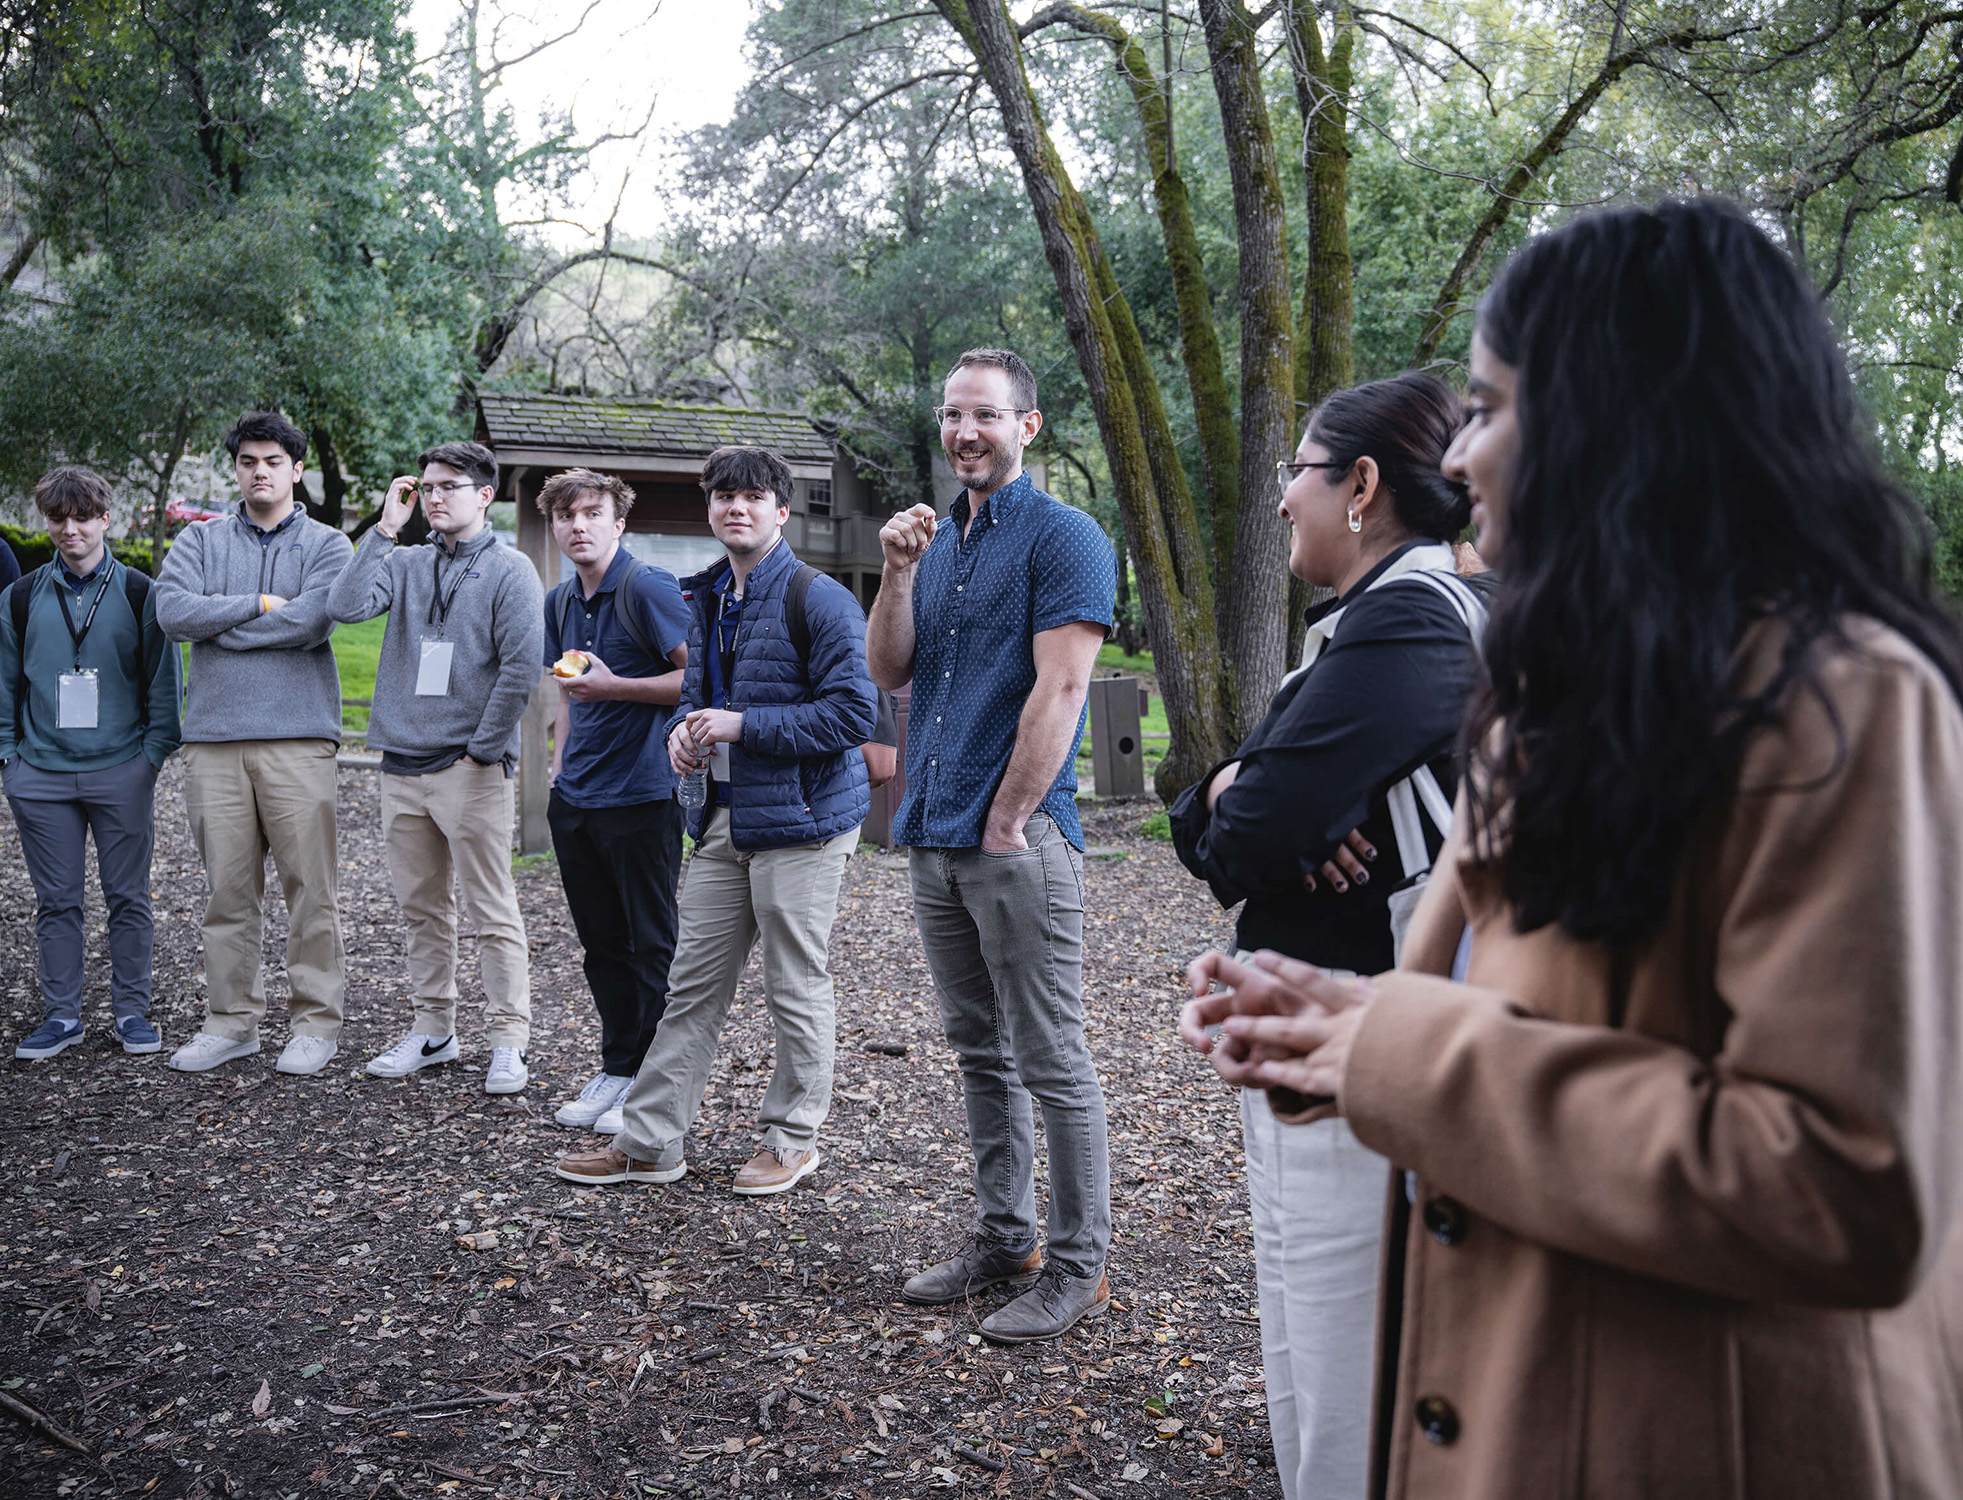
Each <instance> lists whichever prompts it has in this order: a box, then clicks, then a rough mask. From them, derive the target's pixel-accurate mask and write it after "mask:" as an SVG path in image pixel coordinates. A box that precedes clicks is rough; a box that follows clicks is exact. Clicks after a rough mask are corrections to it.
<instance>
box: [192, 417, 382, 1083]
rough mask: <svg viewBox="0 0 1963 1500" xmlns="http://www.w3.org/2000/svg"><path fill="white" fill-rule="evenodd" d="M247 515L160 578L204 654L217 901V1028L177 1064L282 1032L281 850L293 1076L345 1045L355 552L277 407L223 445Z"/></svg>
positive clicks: (208, 824)
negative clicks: (277, 889) (311, 490)
mask: <svg viewBox="0 0 1963 1500" xmlns="http://www.w3.org/2000/svg"><path fill="white" fill-rule="evenodd" d="M225 449H226V451H227V452H228V453H230V454H231V455H232V467H233V472H234V473H235V474H236V476H237V478H238V482H239V489H240V491H241V492H242V494H243V497H244V504H243V505H242V506H241V507H240V508H239V510H238V511H237V512H236V513H235V514H233V515H229V516H222V517H220V518H218V519H217V520H212V521H200V522H198V523H197V524H195V525H193V526H187V527H185V528H184V530H183V531H182V532H180V533H179V534H178V537H177V540H176V542H175V543H173V544H172V546H171V549H170V552H169V554H168V555H167V556H166V557H165V559H164V565H163V567H162V568H161V569H160V570H159V571H158V574H157V585H156V598H157V623H158V624H160V625H161V626H163V629H164V634H165V635H167V636H169V637H170V639H171V640H173V641H189V642H191V689H190V697H189V700H188V702H187V704H186V707H185V710H184V802H185V808H186V810H187V811H188V812H189V814H190V819H191V836H192V838H193V839H194V840H195V841H196V842H197V846H198V855H199V857H200V858H201V859H202V860H203V861H204V870H205V879H206V880H207V881H208V882H209V883H210V885H211V899H210V901H209V902H208V903H207V904H206V906H205V914H204V970H205V1019H204V1027H203V1029H202V1030H201V1031H199V1033H198V1034H197V1035H196V1036H194V1037H192V1038H191V1040H190V1041H189V1042H187V1043H185V1045H183V1046H182V1047H179V1048H178V1049H177V1051H175V1052H173V1053H172V1054H171V1056H170V1066H171V1067H173V1068H176V1069H179V1070H180V1071H182V1072H187V1073H202V1072H204V1071H205V1070H206V1069H207V1068H215V1067H217V1066H218V1065H219V1064H220V1063H223V1062H229V1061H230V1060H231V1059H232V1058H235V1057H248V1056H250V1055H251V1054H253V1053H255V1052H257V1051H258V1050H259V1027H260V1024H261V1023H262V1022H263V1021H264V1020H265V1019H266V979H265V975H264V973H263V972H262V969H261V965H260V940H261V933H260V918H259V908H260V902H261V900H262V899H263V897H264V896H265V890H266V853H267V851H268V850H270V851H271V852H272V856H273V865H274V867H275V868H276V869H277V870H278V871H279V881H280V886H281V888H282V889H283V890H284V891H285V892H286V909H287V912H288V915H289V917H290V919H291V923H290V928H289V931H288V933H287V938H286V977H287V979H288V981H289V982H290V984H291V985H292V991H293V995H292V999H291V1000H290V1001H289V1002H288V1004H287V1017H288V1021H289V1023H290V1030H291V1034H292V1035H291V1040H289V1041H288V1042H287V1044H286V1048H285V1050H284V1051H282V1052H281V1053H280V1055H279V1063H278V1065H277V1066H278V1070H279V1071H280V1072H282V1073H296V1074H307V1073H318V1072H319V1071H320V1070H321V1069H322V1068H324V1067H326V1066H327V1062H328V1059H329V1058H331V1057H333V1055H334V1054H335V1052H337V1051H338V1050H339V1048H340V1042H339V1037H340V1035H341V1016H342V1010H343V1007H344V1005H345V1003H346V998H347V975H346V970H345V967H344V963H343V957H344V955H343V949H342V946H341V911H340V862H339V860H338V859H337V857H336V854H335V837H334V834H335V824H334V752H335V750H336V749H337V748H338V747H339V745H340V743H341V678H340V674H339V673H338V672H337V671H336V670H335V666H334V651H333V648H332V647H330V646H329V645H328V644H327V637H328V635H329V634H330V633H332V631H333V629H334V622H333V621H332V620H331V619H329V618H328V616H327V591H328V589H329V588H330V587H331V586H332V585H333V583H334V580H335V579H336V578H338V577H340V574H341V569H343V568H345V567H346V566H347V564H348V557H349V554H350V553H351V552H352V551H353V548H352V547H351V546H350V544H349V542H348V539H347V538H346V537H345V536H343V535H341V533H340V532H339V531H337V530H335V529H334V528H333V527H332V526H323V525H321V523H320V522H318V521H315V520H313V519H312V518H310V517H309V516H308V515H307V514H306V512H305V511H304V510H302V509H301V507H300V505H299V503H298V501H297V499H296V497H295V487H296V485H297V483H298V481H299V478H300V472H301V463H302V460H303V459H305V457H306V454H307V436H306V434H305V433H303V432H302V431H300V429H299V428H297V427H295V426H294V425H293V424H292V423H291V422H289V421H287V420H286V418H284V417H282V416H281V415H280V414H279V413H278V412H270V411H255V412H248V413H246V415H245V416H244V417H242V418H240V420H239V423H238V425H237V426H236V427H234V428H232V430H231V431H230V432H228V433H226V434H225Z"/></svg>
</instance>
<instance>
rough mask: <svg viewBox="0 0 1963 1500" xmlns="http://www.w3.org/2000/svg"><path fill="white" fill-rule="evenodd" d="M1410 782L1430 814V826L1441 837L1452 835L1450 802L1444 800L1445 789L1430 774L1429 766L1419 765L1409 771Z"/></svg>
mask: <svg viewBox="0 0 1963 1500" xmlns="http://www.w3.org/2000/svg"><path fill="white" fill-rule="evenodd" d="M1411 784H1412V785H1413V786H1415V787H1416V788H1417V789H1418V798H1419V800H1420V801H1421V802H1423V803H1424V809H1425V811H1426V812H1427V813H1428V814H1430V816H1431V826H1432V827H1433V828H1436V829H1437V830H1438V832H1439V835H1440V836H1441V837H1443V838H1450V837H1451V836H1452V804H1451V803H1450V802H1448V801H1446V800H1445V789H1444V788H1443V787H1441V786H1440V785H1439V784H1438V778H1437V777H1436V776H1434V775H1432V774H1431V767H1430V766H1419V767H1418V769H1417V770H1415V771H1413V772H1412V773H1411Z"/></svg>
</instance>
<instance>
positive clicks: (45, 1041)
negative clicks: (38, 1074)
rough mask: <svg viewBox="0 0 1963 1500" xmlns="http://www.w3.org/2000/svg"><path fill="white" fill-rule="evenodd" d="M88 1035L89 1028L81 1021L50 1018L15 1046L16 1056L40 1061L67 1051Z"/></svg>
mask: <svg viewBox="0 0 1963 1500" xmlns="http://www.w3.org/2000/svg"><path fill="white" fill-rule="evenodd" d="M87 1035H88V1028H87V1027H86V1026H84V1025H83V1024H82V1023H81V1022H80V1021H61V1020H55V1019H52V1018H50V1019H49V1020H46V1021H43V1022H42V1023H41V1026H40V1029H39V1030H37V1031H36V1032H35V1033H34V1034H33V1035H32V1036H29V1037H26V1038H24V1039H23V1040H22V1041H21V1043H20V1045H19V1046H17V1047H15V1048H14V1056H15V1057H24V1058H28V1059H30V1060H32V1061H37V1062H38V1061H39V1060H40V1059H41V1058H44V1057H53V1056H54V1055H55V1054H56V1053H58V1052H66V1051H67V1050H68V1049H69V1048H70V1047H72V1046H74V1045H75V1044H76V1043H77V1042H79V1041H81V1040H82V1038H83V1037H85V1036H87Z"/></svg>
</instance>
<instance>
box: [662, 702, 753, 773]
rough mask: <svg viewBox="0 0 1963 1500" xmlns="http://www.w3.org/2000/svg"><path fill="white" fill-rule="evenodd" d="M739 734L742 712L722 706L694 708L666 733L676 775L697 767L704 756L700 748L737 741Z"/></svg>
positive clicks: (706, 759)
mask: <svg viewBox="0 0 1963 1500" xmlns="http://www.w3.org/2000/svg"><path fill="white" fill-rule="evenodd" d="M742 738H743V716H742V715H741V714H740V713H735V712H732V711H731V710H729V709H726V708H698V709H696V710H695V712H694V713H692V714H690V715H689V716H688V717H687V718H686V719H683V720H682V722H681V723H679V724H677V725H676V726H675V728H674V732H673V733H671V734H670V735H669V736H668V761H669V764H671V765H672V766H674V768H675V774H676V775H677V776H686V775H688V774H689V773H690V772H691V771H699V770H700V769H701V768H702V767H703V766H704V765H705V764H707V761H708V757H707V756H705V755H703V754H702V753H701V752H702V751H704V750H706V749H708V748H709V746H711V745H717V744H731V745H734V744H738V743H740V742H741V741H742Z"/></svg>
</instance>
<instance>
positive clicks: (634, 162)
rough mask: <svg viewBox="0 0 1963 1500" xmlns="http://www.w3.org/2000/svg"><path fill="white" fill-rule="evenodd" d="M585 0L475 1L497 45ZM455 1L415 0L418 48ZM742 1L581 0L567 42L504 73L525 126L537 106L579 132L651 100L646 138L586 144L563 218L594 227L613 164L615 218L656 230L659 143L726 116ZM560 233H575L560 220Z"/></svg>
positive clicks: (661, 219)
mask: <svg viewBox="0 0 1963 1500" xmlns="http://www.w3.org/2000/svg"><path fill="white" fill-rule="evenodd" d="M587 4H588V0H483V12H482V14H483V16H484V18H485V20H484V21H483V22H480V25H482V24H485V22H488V20H489V18H490V17H491V15H492V14H493V13H494V12H496V11H498V10H499V9H501V10H502V13H503V14H504V15H505V16H506V17H507V18H508V35H509V37H510V39H511V40H510V43H509V44H508V45H507V46H505V47H504V48H502V49H501V50H502V51H504V52H505V54H506V55H512V54H515V53H517V52H520V51H523V50H524V49H525V48H526V47H527V46H530V45H532V44H533V43H534V42H536V41H538V40H542V39H543V38H545V37H547V36H551V35H554V34H555V33H557V32H561V31H564V30H566V29H567V28H569V27H570V26H572V25H573V23H575V22H576V21H577V20H578V19H579V17H580V13H581V12H582V11H584V10H586V8H587ZM458 9H459V0H415V3H414V5H413V7H412V9H411V12H410V14H411V20H412V23H413V24H414V26H415V28H416V38H417V43H418V51H419V53H420V55H422V56H428V55H429V54H430V53H432V52H434V51H436V49H437V48H438V46H439V45H440V44H441V42H442V39H443V33H444V31H445V30H446V29H447V28H448V26H449V24H450V22H451V20H452V18H454V17H455V16H456V15H457V14H458ZM754 9H755V7H754V3H753V0H592V13H591V14H590V15H589V16H588V17H587V20H586V24H585V26H584V28H583V29H582V30H581V31H580V33H579V34H578V35H577V36H576V37H574V38H572V39H571V40H569V41H564V42H561V43H559V45H558V46H556V47H553V48H551V49H550V50H548V51H546V52H543V53H541V54H540V55H539V56H537V57H535V58H532V59H531V60H529V61H527V62H525V63H524V64H522V65H520V66H518V67H515V68H513V69H512V70H511V72H510V73H509V74H508V75H507V79H508V84H507V88H508V93H509V95H510V98H511V103H512V107H513V111H514V113H515V114H516V116H517V118H518V120H519V121H520V123H521V125H523V126H526V127H529V126H530V125H531V124H532V122H534V121H536V120H537V118H538V114H539V110H540V109H541V107H543V106H546V105H548V104H551V105H558V106H564V105H565V104H566V103H567V101H569V100H570V101H571V102H572V110H573V118H574V121H575V123H576V124H577V125H578V126H579V127H580V129H581V131H582V133H585V134H599V133H601V132H602V131H605V130H607V129H613V128H621V129H632V128H633V127H634V126H635V125H638V124H639V123H640V120H641V118H642V116H643V115H644V114H645V113H646V112H647V109H648V106H649V104H650V102H652V104H653V106H654V117H653V122H652V124H651V125H650V127H649V130H648V136H649V139H648V141H647V143H646V145H645V147H641V146H639V145H637V144H628V145H612V146H608V147H604V148H602V149H601V151H600V152H598V153H596V169H595V170H594V171H593V172H592V173H590V174H588V176H587V178H586V179H585V180H583V181H582V182H581V183H580V184H579V185H578V188H577V190H576V191H577V193H578V198H577V200H576V202H575V203H574V205H573V207H572V217H574V218H577V219H579V220H580V221H581V222H583V223H585V224H586V225H587V226H588V227H590V228H593V229H597V228H598V227H599V226H600V225H601V224H603V223H604V222H605V221H606V218H607V213H608V211H609V210H610V209H611V208H612V206H613V202H614V198H615V195H616V194H618V193H619V192H620V186H621V179H622V175H623V173H628V172H631V174H632V176H631V180H630V184H629V187H628V190H627V194H626V197H625V198H624V199H623V200H622V202H621V210H620V215H619V220H618V228H619V229H620V230H621V231H622V232H624V233H626V234H628V235H634V236H642V235H656V234H659V233H660V232H661V230H662V228H663V227H664V225H665V223H666V222H667V212H666V203H665V198H666V196H667V193H666V190H667V187H668V178H667V174H666V172H665V170H664V167H663V161H664V158H665V156H666V155H667V152H666V150H665V144H666V142H668V141H671V140H673V138H674V137H675V136H677V135H678V134H680V133H681V132H683V131H686V130H691V129H694V128H695V127H697V126H701V125H707V124H714V123H716V122H719V121H722V120H726V119H728V118H729V113H730V107H731V102H732V101H733V100H734V98H735V96H736V94H737V91H738V90H740V89H741V88H742V87H743V84H744V82H745V81H746V80H747V78H748V69H747V68H745V66H744V64H743V33H744V30H745V28H746V27H748V25H749V23H750V17H751V15H752V13H753V12H754ZM568 236H569V237H573V238H576V237H577V236H576V235H574V234H573V233H572V232H571V231H568Z"/></svg>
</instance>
